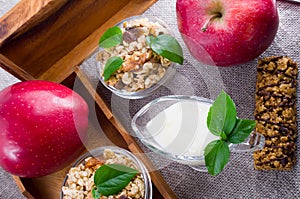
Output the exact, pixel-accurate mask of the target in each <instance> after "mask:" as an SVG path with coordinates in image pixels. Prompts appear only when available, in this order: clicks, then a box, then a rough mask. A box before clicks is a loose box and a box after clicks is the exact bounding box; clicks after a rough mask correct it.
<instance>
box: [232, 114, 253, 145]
mask: <svg viewBox="0 0 300 199" xmlns="http://www.w3.org/2000/svg"><path fill="white" fill-rule="evenodd" d="M254 127H255V121H253V120H242V119H237V122H236V125H235V127H234V129H233V131H232V132H231V133H230V135H229V136H228V142H230V143H233V144H239V143H241V142H244V140H245V139H246V138H247V137H248V136H249V134H250V133H251V132H252V131H253V129H254Z"/></svg>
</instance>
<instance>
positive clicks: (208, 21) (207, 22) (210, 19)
mask: <svg viewBox="0 0 300 199" xmlns="http://www.w3.org/2000/svg"><path fill="white" fill-rule="evenodd" d="M221 17H222V13H220V12H216V13H214V14H213V15H212V16H211V18H209V19H208V20H206V22H205V23H204V25H203V26H202V28H201V30H202V31H203V32H205V31H206V30H207V28H208V25H209V24H210V23H211V22H212V21H213V20H214V19H216V18H221Z"/></svg>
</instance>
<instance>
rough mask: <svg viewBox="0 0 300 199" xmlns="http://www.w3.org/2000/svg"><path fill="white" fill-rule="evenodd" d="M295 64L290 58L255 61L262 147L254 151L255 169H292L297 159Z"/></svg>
mask: <svg viewBox="0 0 300 199" xmlns="http://www.w3.org/2000/svg"><path fill="white" fill-rule="evenodd" d="M297 75H298V65H297V63H295V62H293V61H292V60H291V59H290V58H289V57H284V56H276V57H275V56H272V57H267V58H264V59H261V60H259V61H258V67H257V82H256V95H255V100H256V103H255V112H254V115H255V120H256V123H257V125H256V131H257V132H259V133H261V134H263V135H264V136H265V139H266V141H265V147H264V148H263V149H262V150H259V151H256V152H254V167H255V169H257V170H291V169H292V168H293V165H294V163H295V161H296V157H295V150H296V139H297V130H298V128H297V119H296V113H297V111H296V87H297Z"/></svg>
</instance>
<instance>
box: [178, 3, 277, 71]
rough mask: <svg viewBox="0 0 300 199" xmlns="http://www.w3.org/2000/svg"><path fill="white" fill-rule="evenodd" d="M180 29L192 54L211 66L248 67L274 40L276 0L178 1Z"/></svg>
mask: <svg viewBox="0 0 300 199" xmlns="http://www.w3.org/2000/svg"><path fill="white" fill-rule="evenodd" d="M176 13H177V20H178V28H179V31H180V33H181V35H182V38H183V40H184V42H185V43H186V45H187V47H188V49H189V50H190V52H191V54H192V55H193V56H194V57H195V58H196V59H197V60H198V61H200V62H202V63H205V64H208V65H216V66H231V65H236V64H242V63H246V62H248V61H250V60H252V59H255V58H256V57H257V56H259V55H260V54H261V53H262V52H264V51H265V50H266V49H267V48H268V47H269V46H270V45H271V43H272V41H273V40H274V37H275V35H276V32H277V29H278V25H279V18H278V13H277V8H276V5H275V0H177V2H176Z"/></svg>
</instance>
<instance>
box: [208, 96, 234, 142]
mask: <svg viewBox="0 0 300 199" xmlns="http://www.w3.org/2000/svg"><path fill="white" fill-rule="evenodd" d="M235 122H236V108H235V104H234V102H233V101H232V99H231V98H230V96H229V95H227V94H226V93H225V92H224V91H221V93H220V94H219V96H218V97H217V99H216V100H215V102H214V104H213V105H212V106H211V107H210V109H209V112H208V116H207V127H208V129H209V131H210V132H211V133H212V134H214V135H216V136H220V135H221V132H224V133H225V134H226V135H229V134H230V132H231V131H232V129H233V128H234V126H235Z"/></svg>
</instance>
